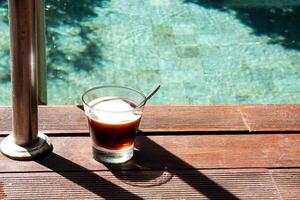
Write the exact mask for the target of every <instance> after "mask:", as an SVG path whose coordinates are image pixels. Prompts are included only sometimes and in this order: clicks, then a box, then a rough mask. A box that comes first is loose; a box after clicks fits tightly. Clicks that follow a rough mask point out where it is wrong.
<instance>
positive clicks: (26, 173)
mask: <svg viewBox="0 0 300 200" xmlns="http://www.w3.org/2000/svg"><path fill="white" fill-rule="evenodd" d="M0 113H1V115H0V139H1V140H2V139H3V138H4V137H5V136H6V135H7V134H9V133H11V108H9V107H0ZM39 127H40V130H42V131H43V132H45V133H47V134H48V135H49V136H50V139H51V141H52V143H53V146H54V151H53V153H51V154H49V155H47V156H45V157H42V158H39V159H36V160H35V161H25V162H20V161H14V160H10V159H8V158H6V157H4V156H2V155H0V199H55V198H58V199H63V198H65V199H88V198H92V199H95V198H103V199H300V105H224V106H221V105H220V106H147V107H146V109H145V112H144V116H143V120H142V123H141V127H140V132H139V133H138V136H137V139H136V143H135V147H136V150H135V154H134V157H133V159H132V160H131V161H129V162H127V163H125V164H122V165H104V164H101V163H99V162H97V161H95V160H93V158H92V154H91V141H90V138H89V134H88V128H87V123H86V119H85V116H84V113H83V111H82V110H81V108H80V107H76V106H43V107H40V108H39Z"/></svg>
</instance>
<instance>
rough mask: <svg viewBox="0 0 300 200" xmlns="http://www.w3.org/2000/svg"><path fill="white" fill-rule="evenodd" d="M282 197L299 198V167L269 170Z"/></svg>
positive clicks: (291, 199)
mask: <svg viewBox="0 0 300 200" xmlns="http://www.w3.org/2000/svg"><path fill="white" fill-rule="evenodd" d="M270 173H271V175H272V178H273V180H274V182H275V183H276V185H277V188H278V191H279V193H280V196H281V198H282V199H290V200H294V199H300V169H273V170H270Z"/></svg>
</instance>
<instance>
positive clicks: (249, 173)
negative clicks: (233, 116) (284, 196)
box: [0, 170, 279, 199]
mask: <svg viewBox="0 0 300 200" xmlns="http://www.w3.org/2000/svg"><path fill="white" fill-rule="evenodd" d="M0 180H1V182H2V190H3V191H4V192H5V193H4V195H5V196H6V198H7V199H54V198H59V199H88V198H93V199H96V198H97V199H98V198H99V199H279V196H278V193H277V190H276V188H275V187H274V185H273V183H272V180H271V177H270V175H269V174H268V173H267V172H266V171H265V170H202V171H198V170H179V171H176V170H170V171H126V172H125V174H124V173H122V172H114V174H112V173H111V172H109V171H97V172H95V171H86V172H59V173H54V172H49V173H24V174H20V173H8V174H0ZM50 188H51V189H50Z"/></svg>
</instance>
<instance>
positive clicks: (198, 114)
mask: <svg viewBox="0 0 300 200" xmlns="http://www.w3.org/2000/svg"><path fill="white" fill-rule="evenodd" d="M0 112H1V113H2V114H1V118H0V134H1V133H2V134H7V133H8V131H11V108H10V107H0ZM39 129H40V130H43V131H44V132H46V133H77V132H79V133H81V132H87V131H88V127H87V122H86V117H85V115H84V112H83V111H82V110H81V109H80V108H79V107H77V106H40V107H39ZM140 130H141V131H142V132H162V131H167V132H169V131H219V130H221V131H231V130H234V131H246V130H247V128H246V126H245V125H244V123H243V121H242V118H241V116H240V113H239V112H238V110H237V106H234V105H233V106H231V105H228V106H147V107H146V108H145V110H144V114H143V118H142V122H141V125H140Z"/></svg>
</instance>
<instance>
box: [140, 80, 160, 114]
mask: <svg viewBox="0 0 300 200" xmlns="http://www.w3.org/2000/svg"><path fill="white" fill-rule="evenodd" d="M159 88H160V85H158V86H157V87H156V88H155V90H154V91H153V92H151V93H150V94H149V95H148V96H147V97H146V98H145V99H144V100H143V101H141V102H140V103H139V104H138V105H137V106H136V108H140V107H141V106H142V105H144V104H145V103H146V102H147V101H148V100H149V99H150V98H151V97H152V96H153V95H154V94H155V93H156V92H157V91H158V90H159Z"/></svg>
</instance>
